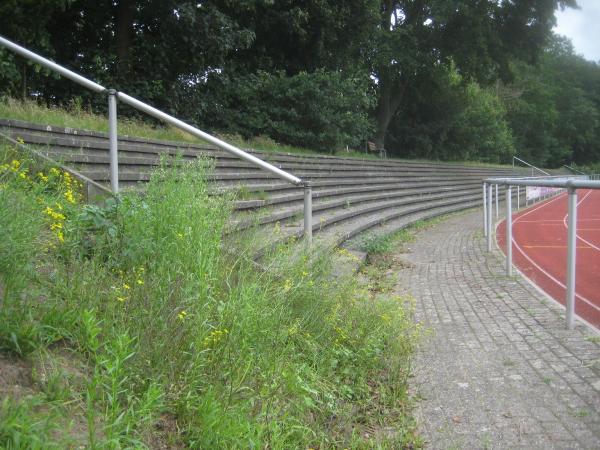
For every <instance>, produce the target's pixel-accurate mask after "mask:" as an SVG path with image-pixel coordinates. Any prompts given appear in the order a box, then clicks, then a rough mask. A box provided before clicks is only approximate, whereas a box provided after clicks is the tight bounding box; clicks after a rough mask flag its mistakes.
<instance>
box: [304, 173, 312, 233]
mask: <svg viewBox="0 0 600 450" xmlns="http://www.w3.org/2000/svg"><path fill="white" fill-rule="evenodd" d="M304 238H305V239H306V242H308V243H309V244H310V243H311V242H312V187H311V183H310V181H305V182H304Z"/></svg>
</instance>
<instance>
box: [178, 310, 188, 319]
mask: <svg viewBox="0 0 600 450" xmlns="http://www.w3.org/2000/svg"><path fill="white" fill-rule="evenodd" d="M186 316H187V312H186V311H185V310H184V311H181V312H180V313H179V314H177V317H178V318H179V320H181V321H184V320H185V318H186Z"/></svg>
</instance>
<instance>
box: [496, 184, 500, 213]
mask: <svg viewBox="0 0 600 450" xmlns="http://www.w3.org/2000/svg"><path fill="white" fill-rule="evenodd" d="M498 215H499V213H498V185H497V184H496V220H498Z"/></svg>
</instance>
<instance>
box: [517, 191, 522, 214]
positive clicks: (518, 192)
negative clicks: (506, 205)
mask: <svg viewBox="0 0 600 450" xmlns="http://www.w3.org/2000/svg"><path fill="white" fill-rule="evenodd" d="M519 209H521V186H517V211H518V210H519Z"/></svg>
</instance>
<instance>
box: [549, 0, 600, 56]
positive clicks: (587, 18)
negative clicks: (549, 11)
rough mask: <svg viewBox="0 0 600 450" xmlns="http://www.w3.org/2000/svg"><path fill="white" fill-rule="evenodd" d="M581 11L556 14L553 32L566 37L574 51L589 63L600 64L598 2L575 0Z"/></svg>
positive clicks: (573, 10)
mask: <svg viewBox="0 0 600 450" xmlns="http://www.w3.org/2000/svg"><path fill="white" fill-rule="evenodd" d="M577 3H578V4H579V6H580V8H581V9H572V8H568V9H565V10H564V11H560V10H558V11H557V12H556V19H557V22H558V23H557V25H556V27H555V28H554V32H555V33H558V34H562V35H564V36H567V37H568V38H569V39H571V41H572V42H573V47H575V51H576V52H577V53H578V54H580V55H583V57H584V58H586V59H588V60H590V61H597V62H600V26H599V24H600V0H577Z"/></svg>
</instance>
